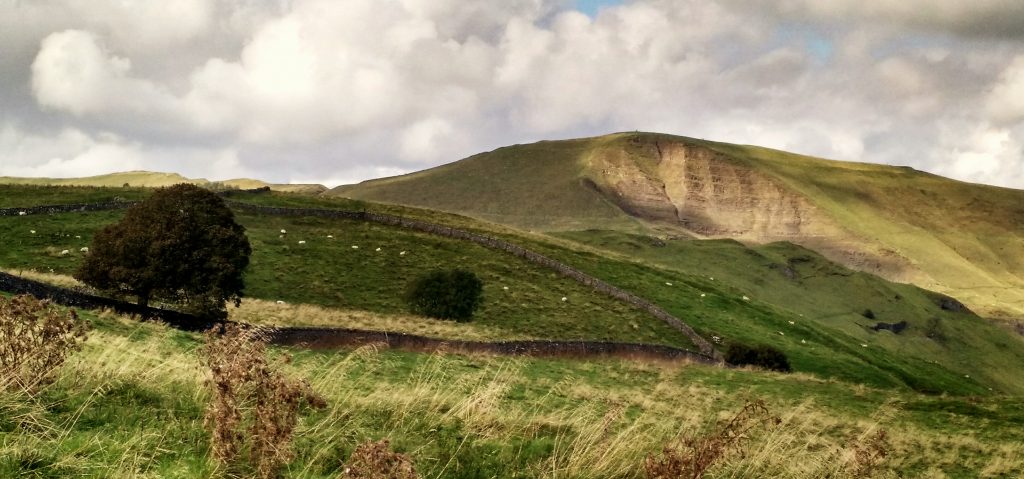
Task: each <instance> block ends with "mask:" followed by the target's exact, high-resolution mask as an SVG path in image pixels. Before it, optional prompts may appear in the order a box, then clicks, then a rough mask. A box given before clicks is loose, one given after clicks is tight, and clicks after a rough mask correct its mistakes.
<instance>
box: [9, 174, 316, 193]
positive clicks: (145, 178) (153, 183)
mask: <svg viewBox="0 0 1024 479" xmlns="http://www.w3.org/2000/svg"><path fill="white" fill-rule="evenodd" d="M178 183H193V184H197V185H217V186H222V187H227V188H240V189H253V188H262V187H264V186H266V187H269V188H270V189H271V190H273V191H284V192H289V193H308V194H318V193H321V192H324V191H326V190H327V187H325V186H323V185H313V184H281V183H266V182H264V181H260V180H253V179H249V178H236V179H231V180H223V181H210V180H207V179H205V178H186V177H184V176H181V175H179V174H177V173H159V172H153V171H126V172H120V173H110V174H107V175H97V176H89V177H85V178H16V177H11V176H0V184H12V185H53V186H109V187H117V186H124V185H128V186H130V187H147V188H158V187H161V186H171V185H175V184H178Z"/></svg>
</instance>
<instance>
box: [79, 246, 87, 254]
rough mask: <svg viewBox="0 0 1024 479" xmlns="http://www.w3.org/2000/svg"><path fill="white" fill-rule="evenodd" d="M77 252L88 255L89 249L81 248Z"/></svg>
mask: <svg viewBox="0 0 1024 479" xmlns="http://www.w3.org/2000/svg"><path fill="white" fill-rule="evenodd" d="M78 251H81V252H83V253H88V252H89V247H88V246H83V247H82V249H80V250H78Z"/></svg>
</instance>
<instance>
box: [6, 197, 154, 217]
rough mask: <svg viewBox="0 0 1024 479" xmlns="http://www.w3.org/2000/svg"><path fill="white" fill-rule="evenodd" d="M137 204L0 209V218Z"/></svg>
mask: <svg viewBox="0 0 1024 479" xmlns="http://www.w3.org/2000/svg"><path fill="white" fill-rule="evenodd" d="M136 203H138V201H104V202H102V203H77V204H70V205H42V206H28V207H24V208H0V216H25V215H52V214H55V213H74V212H80V211H104V210H120V209H124V208H127V207H129V206H131V205H134V204H136Z"/></svg>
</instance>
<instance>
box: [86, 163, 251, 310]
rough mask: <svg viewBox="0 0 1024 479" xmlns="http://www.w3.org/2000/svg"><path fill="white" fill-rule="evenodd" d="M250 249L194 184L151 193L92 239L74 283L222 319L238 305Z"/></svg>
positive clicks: (215, 200)
mask: <svg viewBox="0 0 1024 479" xmlns="http://www.w3.org/2000/svg"><path fill="white" fill-rule="evenodd" d="M250 253H252V248H251V247H250V246H249V240H248V238H246V236H245V228H244V227H242V226H241V225H239V224H238V223H236V222H235V216H234V214H233V213H232V212H231V210H230V209H229V208H228V207H227V205H225V204H224V200H223V199H221V197H219V196H217V195H216V194H214V193H213V192H210V191H208V190H205V189H203V188H200V187H198V186H195V185H190V184H184V183H183V184H178V185H174V186H170V187H167V188H160V189H157V190H156V192H154V193H153V195H152V196H150V197H149V198H147V199H145V200H144V201H142V202H140V203H138V204H136V205H134V206H132V207H131V208H129V209H128V211H127V213H126V214H125V216H124V219H123V220H121V221H120V222H119V223H115V224H112V225H109V226H107V227H105V228H103V229H102V230H100V232H99V233H97V234H96V235H95V236H94V237H93V240H92V244H91V245H90V246H89V254H88V255H86V257H85V261H84V262H83V263H82V265H81V267H80V268H79V269H78V271H76V272H75V275H74V276H75V278H77V279H79V280H81V281H82V282H84V283H85V284H88V285H90V286H93V287H95V288H98V289H100V290H104V291H107V292H110V293H114V294H121V295H124V294H126V295H132V296H135V297H137V298H138V304H139V305H140V306H147V305H148V304H149V301H150V299H159V300H162V301H167V302H171V303H178V304H180V305H182V306H183V307H184V309H185V310H187V311H190V312H193V313H196V314H200V315H202V316H208V317H209V316H214V317H223V316H225V315H226V311H225V307H224V303H225V301H234V302H235V305H236V306H237V305H238V304H239V302H240V301H241V298H242V289H243V288H244V283H243V280H242V271H243V270H244V269H245V267H246V266H248V265H249V254H250Z"/></svg>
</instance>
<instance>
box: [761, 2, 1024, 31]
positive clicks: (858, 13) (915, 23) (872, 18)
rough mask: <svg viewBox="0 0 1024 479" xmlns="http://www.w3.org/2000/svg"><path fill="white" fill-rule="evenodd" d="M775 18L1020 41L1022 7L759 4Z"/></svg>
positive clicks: (1023, 22) (1005, 4) (990, 4)
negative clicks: (865, 23) (866, 23)
mask: <svg viewBox="0 0 1024 479" xmlns="http://www.w3.org/2000/svg"><path fill="white" fill-rule="evenodd" d="M754 5H757V6H758V7H760V8H765V9H767V10H769V11H772V12H774V13H776V14H778V15H781V16H784V17H788V18H805V19H817V20H828V21H835V22H843V23H844V24H847V25H849V24H851V23H859V22H864V21H866V22H877V23H883V24H887V25H891V26H893V27H896V28H900V27H912V28H920V29H924V30H929V31H936V32H949V33H953V34H958V35H966V36H976V37H1009V38H1024V29H1022V28H1021V25H1024V3H1021V2H1019V1H1017V0H974V1H971V2H957V1H934V0H762V1H760V2H754Z"/></svg>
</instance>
